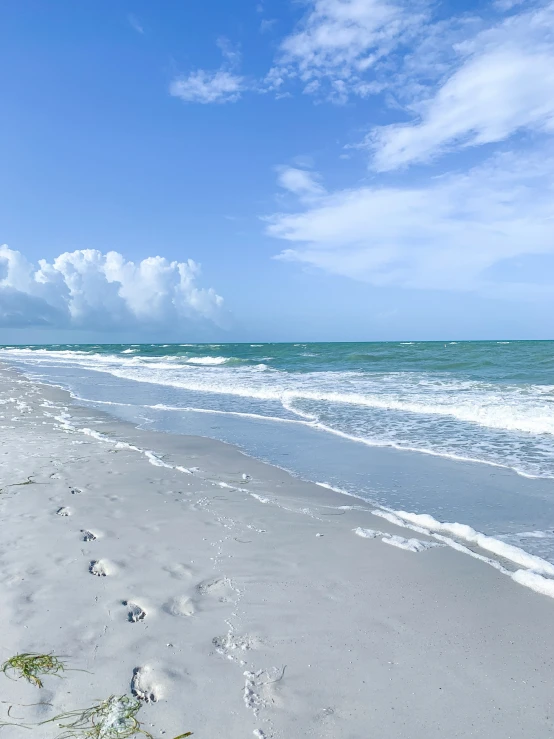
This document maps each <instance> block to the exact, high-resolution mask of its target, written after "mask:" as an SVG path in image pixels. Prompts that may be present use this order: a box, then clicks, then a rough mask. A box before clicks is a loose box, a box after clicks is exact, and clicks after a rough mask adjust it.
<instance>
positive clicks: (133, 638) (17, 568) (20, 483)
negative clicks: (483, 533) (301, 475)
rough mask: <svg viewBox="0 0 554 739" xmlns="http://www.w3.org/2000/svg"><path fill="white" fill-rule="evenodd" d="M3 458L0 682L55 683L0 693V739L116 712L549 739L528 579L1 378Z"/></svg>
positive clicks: (535, 604) (260, 724) (254, 730)
mask: <svg viewBox="0 0 554 739" xmlns="http://www.w3.org/2000/svg"><path fill="white" fill-rule="evenodd" d="M0 439H1V442H2V449H1V462H2V464H1V470H0V489H1V490H0V526H1V535H0V626H1V635H0V661H1V662H4V661H5V660H7V659H9V658H10V657H11V656H12V655H15V654H17V653H21V652H36V653H52V654H54V655H57V656H59V657H60V658H61V659H63V661H64V662H65V664H66V670H65V671H64V672H63V673H62V674H61V675H59V676H57V675H50V676H45V677H44V687H43V688H38V687H36V686H35V685H32V684H30V683H28V682H26V681H25V680H23V679H18V680H13V679H12V680H10V679H9V675H2V674H0V701H1V702H0V722H5V723H6V724H7V725H4V726H2V727H1V728H0V737H5V738H6V739H12V738H13V739H18V738H19V737H25V736H29V737H32V736H37V737H40V739H53V738H54V737H56V736H58V735H59V734H60V733H61V731H62V730H61V729H60V728H58V726H57V724H56V722H54V723H49V724H48V723H47V724H43V725H41V726H39V727H37V726H35V727H34V728H32V727H33V725H35V724H37V723H39V722H44V721H47V720H48V719H50V718H52V717H54V716H56V715H59V714H62V713H64V712H70V711H74V710H77V709H85V708H87V707H89V706H91V705H93V704H95V703H97V702H98V701H101V700H104V699H107V698H108V697H109V696H111V695H116V696H120V695H125V694H128V695H132V694H134V695H135V696H136V697H137V698H138V699H139V700H141V702H142V703H143V705H142V706H141V709H140V711H139V713H138V714H137V719H138V720H140V722H141V724H142V727H143V730H144V731H147V732H149V733H150V734H151V735H152V736H153V737H155V739H158V738H160V739H161V738H162V737H165V739H173V737H176V736H179V735H182V734H184V733H185V732H188V731H190V732H193V736H194V739H218V738H219V737H221V738H222V739H246V738H247V737H252V736H254V737H258V739H261V738H264V737H265V738H266V739H270V738H275V739H277V738H279V739H300V738H301V737H322V738H323V737H324V738H333V739H370V738H371V737H375V738H377V737H379V739H381V738H382V739H385V738H386V739H400V738H406V739H438V738H439V737H440V738H441V739H445V738H447V739H454V738H455V737H456V738H458V737H463V738H464V739H466V738H469V737H480V738H482V737H490V738H491V739H510V738H513V739H516V738H518V739H520V738H521V737H532V738H533V739H546V738H547V737H551V736H553V734H554V691H553V687H552V675H553V674H554V673H553V669H554V643H553V641H552V639H551V637H550V634H551V627H552V623H553V618H554V599H553V598H551V597H548V595H546V594H544V593H540V592H535V591H534V590H532V589H530V588H529V587H524V586H523V585H522V584H521V583H520V582H517V581H514V577H513V576H512V573H513V572H515V571H516V570H519V571H520V573H521V574H520V575H519V576H518V577H516V578H515V579H516V580H517V579H519V580H522V581H525V580H526V578H527V584H529V578H531V579H532V578H538V579H536V583H535V584H536V585H537V588H538V589H539V590H540V589H541V588H542V589H543V590H544V591H545V592H547V591H548V587H549V584H552V580H549V579H546V580H544V581H543V580H542V579H541V574H540V573H539V572H536V571H532V569H533V568H532V567H529V568H522V567H521V566H520V565H518V564H515V563H514V562H513V561H507V560H493V565H494V564H496V566H490V563H487V562H486V561H484V558H485V557H494V556H495V555H494V553H492V552H490V551H488V552H487V551H485V550H479V551H478V549H477V546H474V547H473V548H472V551H474V552H475V553H477V554H479V556H481V557H482V558H483V559H481V560H480V559H477V558H475V557H472V556H469V555H468V553H464V552H463V551H457V550H456V549H454V548H453V547H452V546H451V545H447V543H446V541H441V539H440V535H442V534H444V533H445V532H442V534H440V532H438V533H439V537H437V536H435V537H432V536H426V535H425V534H424V533H421V532H416V531H414V530H412V529H408V528H404V527H401V526H398V525H395V524H394V523H392V522H391V520H386V519H385V518H383V517H382V516H377V515H374V514H373V513H372V507H371V506H369V505H368V504H365V503H364V502H363V501H361V500H357V499H355V498H352V497H346V496H343V495H341V494H339V493H336V492H334V491H332V490H328V489H325V488H322V487H320V486H317V485H315V484H311V483H308V482H303V481H301V480H299V479H297V478H294V477H292V476H290V475H289V474H288V473H286V472H284V471H282V470H280V469H278V468H275V467H271V466H269V465H266V464H264V463H262V462H259V461H257V460H254V459H252V458H249V457H247V456H245V455H244V454H242V453H241V452H240V451H239V450H237V449H235V448H233V447H232V446H228V445H225V444H222V443H219V442H216V441H212V440H209V439H204V438H200V437H183V436H180V437H179V436H170V435H164V434H161V433H154V432H146V431H140V430H137V429H135V428H133V427H132V426H130V425H125V424H123V423H120V422H117V421H115V420H113V419H111V418H109V417H108V416H102V415H101V414H99V413H96V412H94V413H92V412H91V411H89V410H86V409H83V408H80V407H78V406H75V405H72V404H71V401H70V398H69V396H68V394H67V393H65V392H63V391H61V390H58V389H56V388H52V387H48V386H44V385H38V384H34V383H32V382H30V381H29V380H27V379H25V378H24V377H23V376H22V375H19V374H17V373H16V372H14V371H13V370H11V369H8V368H6V367H4V368H3V369H1V370H0ZM458 545H459V547H461V544H459V542H458ZM543 574H545V573H543ZM546 575H548V573H546ZM541 583H542V584H541ZM544 583H546V585H545V584H544ZM11 677H14V676H13V675H11ZM17 724H25V725H26V726H28V727H31V728H23V727H21V726H18V725H17ZM83 736H85V735H84V734H83ZM98 736H103V735H102V734H98ZM106 736H108V735H106ZM109 736H112V734H109ZM114 736H115V734H114ZM126 736H127V734H126Z"/></svg>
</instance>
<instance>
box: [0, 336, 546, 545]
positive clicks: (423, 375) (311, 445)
mask: <svg viewBox="0 0 554 739" xmlns="http://www.w3.org/2000/svg"><path fill="white" fill-rule="evenodd" d="M0 360H3V361H8V362H10V363H11V364H14V365H15V366H17V367H19V368H20V369H22V370H23V371H24V372H26V373H27V374H30V375H32V376H33V377H35V378H38V379H42V380H44V381H47V382H52V383H55V384H57V385H60V386H62V387H64V388H67V389H69V390H70V391H71V392H72V393H73V395H74V396H75V397H76V398H77V399H79V401H80V402H82V403H86V404H89V405H92V406H97V407H99V408H102V409H103V410H104V411H106V410H107V411H108V412H112V413H114V414H116V415H118V416H119V417H121V418H124V419H126V420H129V421H132V422H134V423H135V424H139V425H143V426H149V427H151V428H158V429H163V430H166V431H172V432H174V433H200V434H202V435H206V436H212V437H214V438H219V439H222V440H224V441H230V442H234V443H238V444H239V445H240V446H242V448H244V449H245V451H247V452H248V453H251V454H254V455H256V456H259V457H261V458H264V459H267V460H268V461H271V462H273V463H277V464H281V466H283V467H286V468H288V469H291V470H292V471H293V472H296V473H297V474H301V475H303V476H306V477H310V478H311V479H316V480H319V481H326V482H329V483H331V484H333V485H336V486H338V487H341V488H344V489H346V490H348V491H349V492H351V493H353V494H356V495H360V496H361V497H364V498H368V499H374V500H376V499H378V500H379V502H380V503H382V504H387V505H392V506H393V507H398V506H400V505H401V506H402V507H404V508H406V509H407V510H418V511H419V512H430V513H432V514H433V515H436V516H437V517H440V518H442V520H445V519H446V520H454V519H455V520H461V521H463V522H464V523H469V524H470V525H474V526H476V527H477V528H480V530H485V531H488V532H493V533H498V532H500V533H502V531H508V530H509V531H511V532H512V533H513V534H515V533H517V532H518V529H520V528H521V527H528V526H531V527H532V528H533V529H534V530H537V529H538V528H540V532H541V533H540V535H538V536H535V537H532V538H533V539H534V541H532V542H531V544H530V546H531V545H532V547H534V549H533V551H537V547H539V545H540V547H541V552H542V553H544V552H543V550H544V549H545V547H547V544H548V542H550V544H549V546H551V548H552V557H554V342H549V341H521V342H513V341H512V342H508V341H488V342H396V343H392V342H390V343H357V344H356V343H344V344H341V343H320V344H313V343H311V344H310V343H296V344H194V345H191V344H179V345H176V344H172V345H167V344H164V345H159V344H141V345H115V344H114V345H102V346H100V345H56V346H28V347H22V346H18V347H3V348H1V349H0ZM376 447H392V448H396V449H400V450H410V451H411V452H412V453H413V452H416V453H417V454H419V455H420V457H421V459H430V458H431V457H434V458H444V459H454V460H470V461H473V462H477V463H479V464H480V465H481V467H482V470H483V474H490V473H491V472H492V471H494V470H496V471H497V472H496V474H500V472H501V471H502V470H510V471H513V472H515V473H516V474H517V476H518V478H519V479H520V480H521V481H522V483H521V485H522V488H521V489H522V492H521V496H520V498H519V499H518V498H517V495H515V494H514V496H512V498H510V500H506V501H500V502H499V501H486V502H485V503H483V501H482V499H478V498H476V499H475V500H474V499H473V498H471V496H469V495H466V496H465V497H464V498H463V500H462V497H461V496H460V495H456V496H454V495H453V496H452V497H451V498H448V494H447V493H446V492H445V491H444V490H442V491H441V490H439V488H438V486H435V487H436V491H435V492H433V491H432V490H431V488H430V486H428V487H429V490H427V491H426V492H425V494H424V495H423V494H419V493H418V495H416V494H415V493H414V498H413V500H412V499H410V490H409V485H405V489H403V492H402V493H400V492H398V491H397V492H394V491H392V488H391V491H392V492H391V491H386V490H384V489H383V488H380V489H379V490H377V489H376V487H375V485H372V484H371V477H372V475H371V463H370V461H369V458H368V457H367V454H369V450H370V449H372V450H375V448H376ZM364 454H365V455H366V456H364ZM412 457H413V454H412ZM412 457H411V458H412ZM310 463H311V466H310ZM487 471H489V472H487ZM483 479H484V478H483ZM530 480H536V481H537V482H536V483H535V486H538V485H540V486H541V487H540V495H536V494H535V493H534V492H533V490H534V489H531V488H529V485H530V484H531V483H530V482H529V481H530ZM524 483H525V484H524ZM545 486H546V487H545ZM424 488H425V486H422V485H421V484H420V489H424ZM414 489H415V487H414ZM536 489H537V490H538V489H539V488H538V487H536ZM433 490H434V489H433ZM524 490H525V491H527V492H525V494H524V492H523V491H524ZM549 491H550V492H549ZM516 492H517V491H516ZM550 494H551V499H550V498H549V497H548V496H549V495H550ZM441 496H442V498H441ZM518 500H519V503H518ZM518 506H519V508H518ZM507 507H508V508H509V509H510V510H511V511H512V512H513V515H511V514H510V515H506V508H507ZM501 509H502V511H501V513H500V510H501ZM516 509H517V510H516ZM532 547H531V548H532Z"/></svg>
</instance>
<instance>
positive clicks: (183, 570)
mask: <svg viewBox="0 0 554 739" xmlns="http://www.w3.org/2000/svg"><path fill="white" fill-rule="evenodd" d="M164 570H165V571H166V572H168V573H169V574H170V575H171V577H174V578H175V579H176V580H188V578H189V577H192V568H191V567H189V566H188V565H185V564H181V563H179V562H178V563H177V564H173V565H168V566H167V567H164Z"/></svg>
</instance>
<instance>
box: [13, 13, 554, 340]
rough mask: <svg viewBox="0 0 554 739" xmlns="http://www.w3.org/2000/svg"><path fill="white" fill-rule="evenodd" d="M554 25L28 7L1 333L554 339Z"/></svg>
mask: <svg viewBox="0 0 554 739" xmlns="http://www.w3.org/2000/svg"><path fill="white" fill-rule="evenodd" d="M553 31H554V4H552V3H533V2H514V0H499V1H498V2H492V3H461V2H450V3H447V2H443V3H430V2H424V1H421V2H419V1H418V0H416V1H414V0H411V2H402V1H401V0H305V1H304V2H297V1H292V0H279V1H277V0H261V1H256V0H252V1H246V0H240V1H239V0H233V1H232V2H231V1H230V0H227V1H226V2H223V1H222V0H219V1H217V2H211V3H192V2H177V1H173V2H170V1H169V0H168V1H167V2H159V3H153V2H151V1H150V0H148V1H146V0H143V1H142V2H141V1H138V0H130V1H129V2H120V1H119V0H96V2H94V3H93V2H80V3H75V2H73V1H72V0H55V1H54V2H50V3H44V2H42V0H36V1H35V2H32V1H31V0H6V1H5V2H4V3H2V5H1V7H0V56H1V57H2V60H1V62H2V63H1V66H0V69H1V73H0V74H1V78H2V102H3V105H2V116H1V117H0V146H1V161H2V173H3V176H2V177H1V178H0V244H5V245H6V246H4V247H2V248H1V249H0V341H1V340H3V341H5V342H14V341H19V342H22V343H27V342H31V341H37V342H46V341H59V340H67V341H85V340H94V341H96V340H99V339H104V340H106V341H112V340H114V341H115V340H130V341H131V340H140V339H141V338H144V339H148V340H151V339H155V338H159V340H168V339H171V338H172V337H174V338H175V339H176V340H183V339H187V338H188V339H190V340H213V339H215V338H217V339H218V340H224V339H228V340H246V341H248V340H258V341H259V340H262V341H263V340H268V341H280V340H281V341H284V340H385V339H391V340H396V339H434V338H437V339H441V338H489V337H491V338H495V337H509V338H553V332H552V319H551V316H552V315H553V309H554V287H553V283H554V238H553V236H554V228H553V223H554V221H553V218H554V207H553V189H552V188H553V184H552V183H553V179H552V172H553V164H554V147H553V142H552V133H553V132H554V42H553V38H554V36H553ZM41 260H42V261H41ZM189 260H192V261H189ZM198 265H201V269H200V267H199V266H198Z"/></svg>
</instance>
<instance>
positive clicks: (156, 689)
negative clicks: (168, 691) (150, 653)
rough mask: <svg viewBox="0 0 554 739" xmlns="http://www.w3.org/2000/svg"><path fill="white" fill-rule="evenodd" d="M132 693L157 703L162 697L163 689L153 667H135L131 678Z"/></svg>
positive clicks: (141, 698)
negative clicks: (156, 678)
mask: <svg viewBox="0 0 554 739" xmlns="http://www.w3.org/2000/svg"><path fill="white" fill-rule="evenodd" d="M131 693H132V694H133V695H134V696H135V698H138V699H139V700H141V701H144V702H145V703H156V702H157V701H159V700H160V698H161V697H162V689H161V686H160V685H159V684H158V682H157V681H156V680H155V677H154V674H153V670H152V668H151V667H135V669H134V670H133V677H132V680H131Z"/></svg>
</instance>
